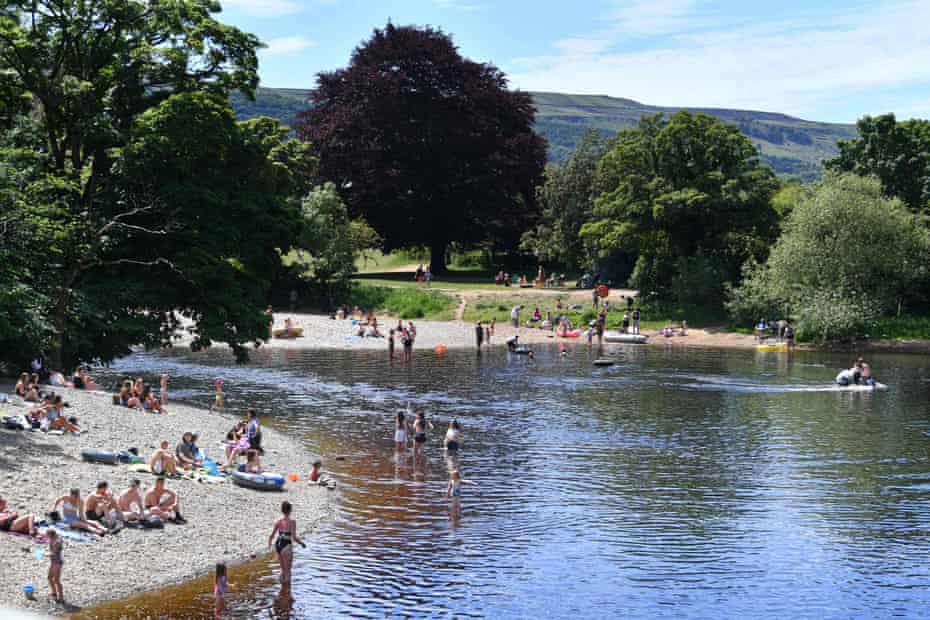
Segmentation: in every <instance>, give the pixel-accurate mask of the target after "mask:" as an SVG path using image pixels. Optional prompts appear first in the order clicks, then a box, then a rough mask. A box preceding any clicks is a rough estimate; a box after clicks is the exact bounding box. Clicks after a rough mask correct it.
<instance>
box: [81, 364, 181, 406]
mask: <svg viewBox="0 0 930 620" xmlns="http://www.w3.org/2000/svg"><path fill="white" fill-rule="evenodd" d="M168 379H169V377H168V375H167V374H163V375H162V376H161V385H160V388H161V389H160V391H159V393H158V396H156V395H155V392H154V391H153V390H152V386H151V385H149V384H147V383H145V382H144V381H143V380H142V377H136V379H135V381H133V380H132V379H129V378H128V377H126V378H124V379H123V380H122V381H121V382H120V384H119V391H117V393H116V394H114V395H113V404H114V405H119V406H121V407H129V408H130V409H141V410H142V411H147V412H149V413H167V411H166V410H165V405H167V404H168ZM75 387H77V386H76V385H75Z"/></svg>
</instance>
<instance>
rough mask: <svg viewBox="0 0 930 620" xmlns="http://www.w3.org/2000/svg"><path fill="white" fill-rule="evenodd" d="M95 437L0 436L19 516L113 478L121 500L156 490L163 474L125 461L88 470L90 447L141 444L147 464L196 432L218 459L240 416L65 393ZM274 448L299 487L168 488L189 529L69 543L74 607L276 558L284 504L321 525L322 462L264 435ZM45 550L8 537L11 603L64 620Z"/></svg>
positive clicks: (68, 583) (273, 462) (327, 505)
mask: <svg viewBox="0 0 930 620" xmlns="http://www.w3.org/2000/svg"><path fill="white" fill-rule="evenodd" d="M55 391H56V393H59V394H62V395H63V396H64V399H65V401H66V402H68V403H69V404H70V408H69V409H66V410H65V411H66V414H67V415H69V416H72V415H73V416H77V418H78V420H79V423H80V425H81V426H82V427H83V428H84V429H86V430H87V432H86V433H84V434H82V435H81V436H73V435H61V436H54V435H45V434H44V433H41V432H27V431H9V430H0V495H2V496H3V497H4V498H5V499H6V500H7V501H8V502H9V505H10V508H9V509H10V510H14V511H17V512H19V513H20V514H26V513H35V514H37V515H39V516H40V517H41V516H42V515H44V514H45V513H47V512H48V511H49V510H51V507H52V503H53V502H54V500H55V499H56V498H58V497H59V496H61V495H64V494H66V493H67V492H68V489H69V488H71V487H79V488H80V489H81V492H82V496H83V497H85V498H86V496H87V495H88V494H89V493H91V492H92V491H93V489H94V488H95V486H96V483H97V482H98V481H101V480H106V481H107V482H109V483H110V488H111V490H112V491H113V492H114V494H118V493H121V492H122V491H123V490H125V489H126V488H127V486H128V483H129V481H130V480H131V479H133V478H140V479H141V480H142V484H143V491H144V489H145V488H147V487H149V486H151V484H152V482H153V481H154V477H153V476H151V475H150V474H147V473H132V472H130V471H129V470H128V467H127V466H126V465H117V466H108V465H99V464H92V463H85V462H83V461H82V460H81V456H80V452H81V450H82V449H86V448H96V449H104V450H121V449H126V448H129V447H136V448H138V450H139V454H140V455H141V456H143V457H144V458H146V459H148V456H149V455H150V454H151V452H152V451H153V450H154V448H155V446H156V445H157V443H158V442H160V441H161V440H162V439H166V440H168V441H169V442H170V444H171V447H172V449H173V448H174V446H175V444H176V443H177V442H178V441H179V440H180V438H181V435H182V434H183V433H184V432H185V431H188V430H190V431H194V432H197V433H198V434H199V435H200V439H199V441H198V445H200V446H201V448H202V449H203V450H205V451H206V452H207V454H208V455H210V456H212V457H213V458H214V459H217V460H220V459H222V458H223V449H222V447H221V446H219V445H218V443H219V442H220V441H221V440H222V439H223V438H224V436H225V434H226V432H227V431H228V430H229V429H230V428H231V427H232V425H233V423H234V418H233V417H232V416H230V415H218V414H212V413H209V412H208V411H204V410H200V409H196V408H193V407H187V406H182V405H179V404H175V403H170V404H169V405H168V406H167V407H166V409H167V410H168V411H169V412H170V414H169V415H154V414H147V413H142V412H139V411H134V410H130V409H127V408H124V407H116V406H113V405H112V404H111V401H110V396H109V395H105V394H99V393H89V392H83V391H80V390H71V389H62V388H55ZM21 411H24V408H23V407H22V406H21V405H17V404H13V403H7V404H0V415H9V414H11V413H14V412H21ZM263 446H264V447H265V450H266V455H265V457H264V459H263V465H264V466H265V468H266V470H269V471H274V472H277V473H281V474H283V475H287V474H288V473H291V472H296V473H298V474H299V475H300V477H301V480H300V482H296V483H295V482H288V483H286V484H285V490H284V491H283V492H279V493H262V492H259V491H253V490H249V489H244V488H241V487H238V486H235V485H233V484H232V483H231V482H230V481H228V480H227V481H225V482H223V483H219V484H209V483H202V482H195V481H192V480H186V479H182V480H169V482H168V485H167V486H168V488H171V489H173V490H174V491H175V492H177V494H178V497H179V500H180V507H181V512H182V514H183V515H184V517H185V518H186V519H187V524H185V525H174V524H171V523H169V524H166V525H165V528H164V529H162V530H157V529H153V530H136V529H124V530H122V531H121V532H119V533H117V534H115V535H112V536H110V535H108V536H105V537H103V538H102V539H100V540H96V541H94V542H73V541H70V540H65V542H64V569H63V572H62V584H63V586H64V593H65V598H66V600H67V601H68V602H69V603H71V604H73V605H78V606H85V605H89V604H92V603H98V602H101V601H104V600H111V599H117V598H123V597H125V596H128V595H130V594H133V593H137V592H139V591H142V590H147V589H152V588H157V587H161V586H165V585H168V584H172V583H177V582H181V581H185V580H187V579H190V578H193V577H196V576H198V575H202V574H204V573H207V572H212V571H213V568H214V565H215V563H216V562H217V561H221V560H222V561H226V562H227V563H230V564H234V563H236V562H239V561H243V560H246V559H248V558H249V557H251V556H254V554H256V553H262V552H265V551H266V550H267V539H268V533H269V532H270V531H271V526H272V524H273V523H274V520H275V519H276V518H277V517H278V515H279V507H280V504H281V501H282V500H284V499H287V500H288V501H290V502H291V503H292V504H293V505H294V517H295V519H296V520H297V522H298V524H299V527H300V529H301V531H309V530H311V529H313V528H314V527H317V526H318V525H319V524H320V523H321V521H323V520H324V519H325V518H327V517H328V516H329V515H330V513H331V506H332V502H331V500H330V497H328V496H327V495H328V493H329V492H328V491H327V490H326V489H325V488H323V487H318V486H315V485H310V484H309V483H307V482H306V474H307V472H308V471H309V470H310V465H311V463H312V462H313V460H314V458H315V457H314V455H313V454H310V453H309V451H308V450H307V449H306V448H305V447H303V446H302V445H301V444H300V443H299V442H297V441H295V440H293V439H291V438H289V437H287V436H285V435H283V434H281V433H279V432H277V431H275V430H274V429H271V428H267V427H265V428H264V429H263ZM35 547H36V544H35V543H33V542H32V541H30V540H28V539H23V538H15V537H12V536H7V535H0V557H2V558H3V560H2V563H3V576H4V578H3V579H2V580H0V607H2V606H4V605H10V606H14V607H20V608H29V609H32V610H34V611H41V612H51V613H61V612H62V611H64V610H63V609H62V608H61V607H58V606H55V605H53V604H51V603H50V602H47V600H46V596H47V594H48V590H49V588H48V581H47V578H46V575H47V572H48V559H47V557H46V558H45V559H43V560H42V561H38V560H36V558H35V556H34V554H33V550H34V548H35ZM25 584H32V585H33V586H35V591H36V601H27V600H26V599H25V597H24V595H23V586H24V585H25Z"/></svg>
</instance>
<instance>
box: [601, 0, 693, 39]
mask: <svg viewBox="0 0 930 620" xmlns="http://www.w3.org/2000/svg"><path fill="white" fill-rule="evenodd" d="M614 4H615V7H614V8H613V9H612V10H611V11H610V12H609V13H608V14H607V15H606V16H604V18H603V19H604V21H609V22H611V23H612V24H613V28H614V29H616V30H618V31H623V32H626V33H627V34H631V33H635V34H661V33H667V32H676V31H678V30H681V29H682V28H685V27H687V26H688V25H689V23H690V22H689V19H690V18H691V17H692V16H693V13H694V11H695V10H696V9H697V8H698V4H699V3H698V1H697V0H617V1H616V2H615V3H614Z"/></svg>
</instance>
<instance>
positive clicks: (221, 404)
mask: <svg viewBox="0 0 930 620" xmlns="http://www.w3.org/2000/svg"><path fill="white" fill-rule="evenodd" d="M213 388H214V390H216V395H215V398H214V399H213V404H212V405H211V406H210V411H219V412H220V413H223V410H224V409H225V408H226V395H225V394H223V380H222V379H217V380H216V381H214V382H213Z"/></svg>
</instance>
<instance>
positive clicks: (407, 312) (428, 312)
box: [348, 283, 458, 321]
mask: <svg viewBox="0 0 930 620" xmlns="http://www.w3.org/2000/svg"><path fill="white" fill-rule="evenodd" d="M348 305H349V306H359V307H361V308H364V309H366V310H374V311H375V312H378V313H387V314H389V315H391V316H395V317H398V318H401V319H428V320H431V321H451V320H452V319H454V318H455V308H456V306H457V305H458V300H457V299H456V298H455V297H450V296H449V295H445V294H443V293H440V292H438V291H427V290H417V289H405V288H392V287H384V286H373V285H370V284H360V283H355V284H354V286H353V287H352V292H351V294H350V295H349V301H348Z"/></svg>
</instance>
